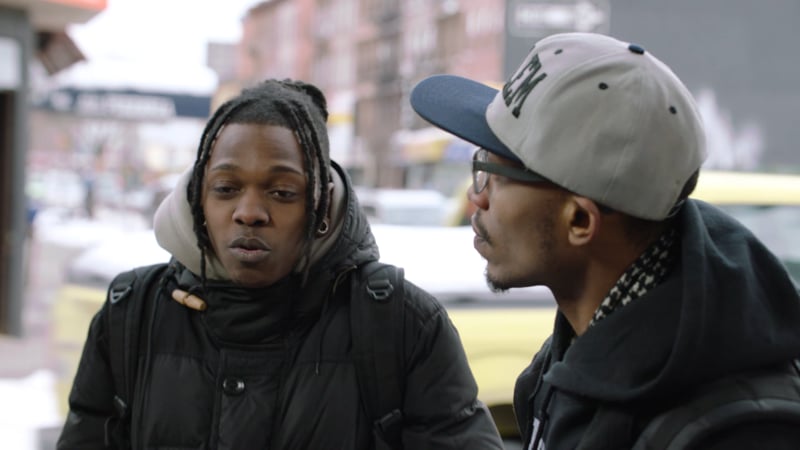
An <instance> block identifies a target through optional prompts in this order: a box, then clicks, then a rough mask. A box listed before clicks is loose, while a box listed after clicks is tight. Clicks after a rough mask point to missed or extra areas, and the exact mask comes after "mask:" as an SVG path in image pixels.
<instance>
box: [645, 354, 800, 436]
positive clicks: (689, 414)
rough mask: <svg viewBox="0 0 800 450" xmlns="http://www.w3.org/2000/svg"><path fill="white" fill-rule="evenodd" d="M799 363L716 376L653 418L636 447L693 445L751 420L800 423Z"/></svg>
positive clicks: (798, 424) (799, 424)
mask: <svg viewBox="0 0 800 450" xmlns="http://www.w3.org/2000/svg"><path fill="white" fill-rule="evenodd" d="M796 364H797V362H796V361H795V362H792V363H791V364H787V365H786V366H785V367H784V368H781V369H772V370H758V371H753V372H746V373H742V374H737V375H733V376H730V377H726V378H723V379H721V380H717V381H714V382H712V383H710V384H708V385H705V386H703V387H701V388H700V389H698V390H697V391H696V393H695V394H694V395H692V396H691V397H690V399H689V400H688V401H687V402H685V403H682V404H680V405H679V406H677V407H675V408H672V409H669V410H667V411H665V412H663V413H661V414H659V415H657V416H656V417H655V418H654V419H652V420H651V421H650V422H649V424H648V425H647V426H646V427H645V429H644V431H643V432H642V433H641V434H640V436H639V438H638V440H637V442H636V445H635V446H634V447H633V450H648V449H665V450H676V449H687V448H693V445H696V444H698V443H699V442H701V441H702V439H704V438H706V437H709V436H711V435H713V434H714V433H717V432H719V431H721V430H724V429H727V428H729V427H737V426H741V425H742V424H743V423H748V422H781V423H788V424H791V423H794V424H796V425H797V426H800V376H798V369H797V366H796Z"/></svg>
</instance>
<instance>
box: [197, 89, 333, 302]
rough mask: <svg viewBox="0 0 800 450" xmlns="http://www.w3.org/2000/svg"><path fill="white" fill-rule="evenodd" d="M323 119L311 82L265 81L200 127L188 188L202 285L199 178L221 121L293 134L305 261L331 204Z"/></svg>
mask: <svg viewBox="0 0 800 450" xmlns="http://www.w3.org/2000/svg"><path fill="white" fill-rule="evenodd" d="M327 120H328V111H327V102H326V100H325V96H324V95H323V94H322V92H321V91H320V90H319V89H318V88H317V87H316V86H314V85H312V84H309V83H304V82H302V81H296V80H289V79H285V80H275V79H270V80H266V81H263V82H261V83H259V84H258V85H256V86H254V87H252V88H248V89H245V90H243V91H242V93H241V94H239V95H238V96H237V97H234V98H233V99H231V100H228V101H227V102H225V103H223V104H222V105H221V106H220V107H219V108H218V109H217V110H216V111H215V112H214V115H213V116H211V118H210V119H209V121H208V122H207V123H206V126H205V129H204V130H203V135H202V137H201V139H200V145H199V147H198V149H197V158H196V159H195V162H194V168H193V169H192V177H191V179H190V180H189V185H188V187H187V196H188V199H189V205H190V208H191V211H192V219H193V228H194V233H195V236H196V237H197V245H198V247H199V248H200V252H201V258H200V271H201V273H200V276H201V280H202V283H203V286H204V287H205V284H206V254H207V252H208V251H209V250H210V249H211V248H212V246H211V238H210V237H209V235H208V230H206V227H205V222H206V218H205V214H204V212H203V198H202V193H203V180H204V178H205V174H206V166H207V165H208V161H209V159H210V158H211V151H212V149H213V147H214V142H215V140H216V138H217V136H218V135H219V133H220V132H221V130H222V129H223V127H224V126H225V124H229V123H237V124H256V125H275V126H282V127H286V128H288V129H290V130H292V131H293V132H294V134H295V136H296V138H297V141H298V143H299V144H300V149H301V150H302V152H303V160H304V170H305V173H306V178H307V180H308V189H306V217H307V221H306V226H305V233H304V235H305V249H304V254H305V255H306V258H307V259H308V258H309V257H310V252H311V242H312V241H313V238H314V234H315V232H316V230H317V229H318V228H319V227H320V225H321V224H322V222H323V220H325V214H326V211H327V210H328V205H329V203H330V194H329V191H328V188H327V187H328V181H329V180H330V179H331V176H330V149H329V144H328V133H327V128H326V122H327ZM305 271H306V273H305V274H304V277H303V279H305V278H306V276H305V275H307V271H308V266H306V268H305Z"/></svg>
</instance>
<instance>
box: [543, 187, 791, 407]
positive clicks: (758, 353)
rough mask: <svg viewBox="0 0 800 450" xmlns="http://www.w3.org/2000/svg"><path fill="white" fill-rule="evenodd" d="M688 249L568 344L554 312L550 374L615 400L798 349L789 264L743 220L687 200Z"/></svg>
mask: <svg viewBox="0 0 800 450" xmlns="http://www.w3.org/2000/svg"><path fill="white" fill-rule="evenodd" d="M677 226H678V231H679V234H680V236H681V244H680V252H681V253H680V256H679V260H678V261H677V263H676V266H675V267H674V268H673V270H672V272H671V273H670V275H669V276H668V277H667V279H666V280H665V281H664V282H663V283H662V284H660V285H659V286H657V287H656V288H654V289H653V290H651V291H649V292H648V293H647V294H645V295H644V296H643V297H641V298H639V299H637V300H636V301H633V302H631V303H630V304H629V305H627V306H626V307H624V308H621V309H620V310H618V311H616V312H615V313H614V314H612V315H610V316H609V317H607V318H605V319H604V320H603V321H602V322H600V323H598V324H597V325H596V326H594V327H591V328H590V329H589V330H587V332H586V333H584V334H583V335H582V336H581V337H579V338H577V339H576V340H575V341H574V343H572V345H570V346H569V348H568V349H567V350H566V352H565V353H564V354H563V359H561V358H560V355H559V353H560V352H563V351H564V349H565V348H567V345H566V342H565V341H566V340H567V339H568V338H567V337H566V336H567V334H568V333H567V332H566V330H567V328H568V327H569V325H568V324H567V322H566V319H565V318H564V317H563V316H561V314H560V313H559V315H558V318H557V319H556V330H555V332H554V340H553V351H554V360H555V361H558V360H559V359H561V360H560V361H558V362H555V363H553V365H552V366H551V368H550V370H549V371H548V373H547V374H546V375H545V378H544V379H545V381H547V382H549V383H551V384H552V385H553V386H554V387H556V388H557V389H560V390H565V391H568V392H572V393H575V394H578V395H582V396H587V397H590V398H594V399H600V400H604V401H613V402H625V401H631V400H634V399H636V400H642V399H648V398H651V397H654V396H658V395H664V394H665V393H668V392H669V393H674V392H680V390H681V389H682V388H686V387H688V386H691V385H695V384H697V383H702V382H704V381H709V380H711V379H713V378H716V377H719V376H722V375H725V374H731V373H735V372H737V371H743V370H747V369H751V368H755V367H759V366H764V365H768V364H777V363H781V362H785V361H789V360H791V359H793V358H796V357H797V356H798V355H800V326H798V324H800V298H798V292H797V290H796V288H795V286H794V284H793V282H792V280H791V278H790V277H789V275H788V274H787V272H786V270H785V268H784V267H783V265H782V264H781V262H780V261H779V260H778V259H777V258H776V257H775V256H774V255H773V254H772V253H771V252H770V251H769V250H767V248H766V247H765V246H764V245H763V244H762V243H761V242H760V241H758V240H757V239H756V238H755V237H754V236H753V234H752V233H751V232H750V231H749V230H747V229H746V228H744V227H743V226H742V225H741V224H739V223H738V222H737V221H735V220H734V219H732V218H731V217H729V216H728V215H726V214H725V213H723V212H722V211H720V210H718V209H717V208H715V207H713V206H711V205H708V204H706V203H703V202H700V201H696V200H690V201H687V202H686V205H685V206H684V207H683V209H682V212H681V213H680V215H679V217H678V219H677Z"/></svg>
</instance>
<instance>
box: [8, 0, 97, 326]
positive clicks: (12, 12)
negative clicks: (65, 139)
mask: <svg viewBox="0 0 800 450" xmlns="http://www.w3.org/2000/svg"><path fill="white" fill-rule="evenodd" d="M105 8H106V0H0V129H2V130H3V131H2V139H0V170H2V174H0V179H2V180H3V183H2V184H0V238H2V239H0V333H10V334H15V335H18V334H20V333H21V332H22V323H21V320H22V318H21V315H22V299H23V295H22V293H23V286H22V283H23V279H24V272H23V271H24V267H23V252H24V242H25V236H26V235H27V230H28V226H29V223H28V221H29V220H28V219H29V218H30V217H31V214H30V212H29V209H28V207H29V206H30V205H28V202H27V200H26V197H25V191H24V186H25V165H26V149H27V148H28V129H29V114H28V111H29V109H28V108H29V97H28V95H29V91H30V71H29V65H30V64H31V62H32V61H34V60H38V62H39V63H40V64H41V66H42V67H43V68H44V69H45V70H46V72H47V74H49V75H53V74H55V73H58V72H59V71H61V70H63V69H65V68H67V67H69V66H70V65H72V64H73V63H75V62H77V61H80V60H82V59H83V54H82V53H81V51H80V49H79V48H77V46H76V45H75V43H74V42H72V40H71V39H70V38H69V36H67V34H66V33H65V32H64V30H65V28H66V26H67V25H68V24H71V23H84V22H86V21H88V20H89V19H91V18H92V17H94V16H95V15H96V14H98V13H99V12H100V11H103V10H104V9H105Z"/></svg>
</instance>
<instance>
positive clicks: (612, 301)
mask: <svg viewBox="0 0 800 450" xmlns="http://www.w3.org/2000/svg"><path fill="white" fill-rule="evenodd" d="M677 236H678V232H677V231H675V228H670V229H669V230H667V232H665V233H664V234H662V235H661V237H660V238H659V239H658V240H657V241H656V242H654V243H653V244H652V245H650V247H648V248H647V250H645V252H644V253H642V254H641V255H639V258H637V259H636V261H634V262H633V264H631V266H630V267H628V270H626V271H625V273H624V274H622V276H621V277H620V279H619V280H617V283H616V284H615V285H614V287H613V288H611V290H610V291H609V292H608V294H607V295H606V298H604V299H603V302H602V303H601V304H600V306H599V307H598V308H597V310H596V311H595V312H594V317H592V321H591V322H590V323H589V326H590V327H591V326H592V325H594V324H595V323H597V322H599V321H600V320H602V319H604V318H605V317H607V316H608V315H609V314H611V313H612V312H614V311H616V310H617V309H619V308H621V307H623V306H625V305H627V304H628V303H630V302H631V301H633V300H636V299H637V298H639V297H641V296H643V295H644V294H645V293H647V291H649V290H650V289H652V288H653V287H655V286H657V285H658V284H659V283H661V282H662V281H663V280H664V278H666V276H667V274H668V273H669V270H670V269H671V268H672V265H673V262H674V261H675V254H676V253H677V251H676V249H675V243H676V241H677Z"/></svg>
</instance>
